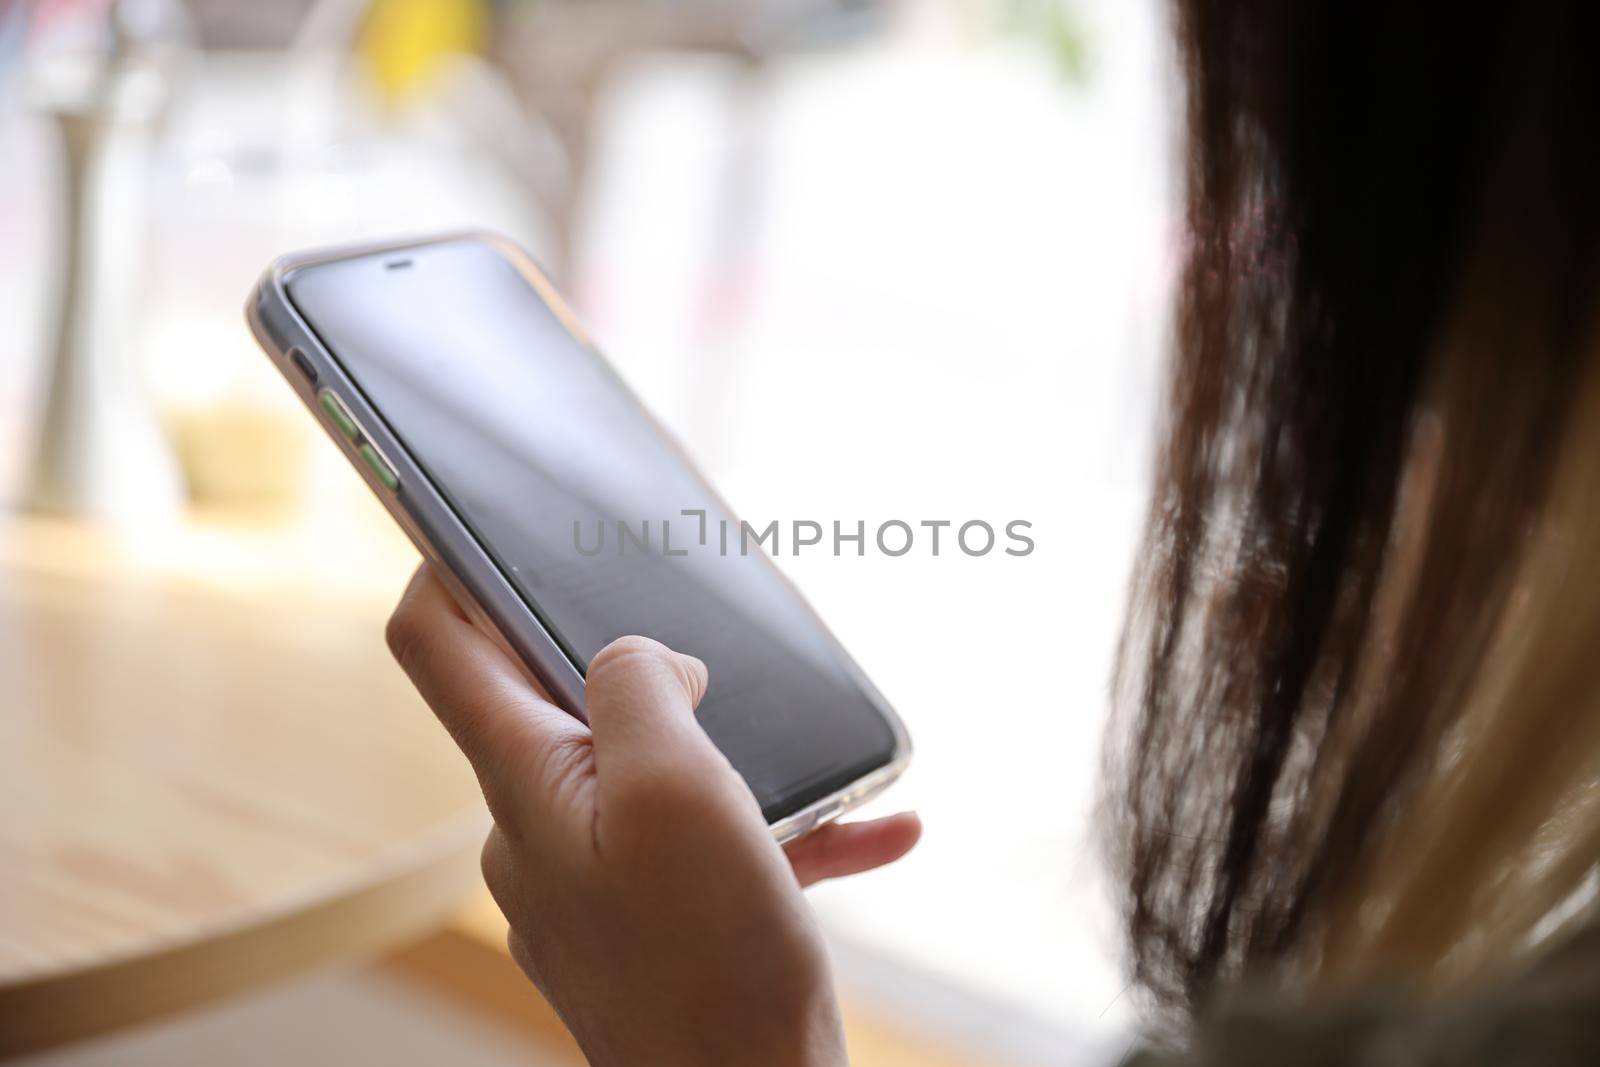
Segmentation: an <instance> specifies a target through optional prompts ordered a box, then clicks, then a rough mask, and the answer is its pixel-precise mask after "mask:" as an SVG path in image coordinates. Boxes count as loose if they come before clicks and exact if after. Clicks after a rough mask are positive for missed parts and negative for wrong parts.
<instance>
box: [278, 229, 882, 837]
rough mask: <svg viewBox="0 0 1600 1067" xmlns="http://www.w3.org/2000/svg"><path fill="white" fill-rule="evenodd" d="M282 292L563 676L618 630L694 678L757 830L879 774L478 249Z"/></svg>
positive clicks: (328, 275) (784, 630)
mask: <svg viewBox="0 0 1600 1067" xmlns="http://www.w3.org/2000/svg"><path fill="white" fill-rule="evenodd" d="M288 291H289V295H290V299H291V301H292V302H293V303H294V305H295V307H296V308H297V309H298V310H299V312H300V314H301V315H302V317H304V319H305V320H306V322H307V324H308V325H309V326H310V327H311V328H312V330H313V331H314V332H315V333H316V334H317V335H318V337H319V338H320V339H321V341H322V343H323V345H324V346H325V347H326V348H327V350H328V351H329V352H330V353H331V354H332V356H333V357H334V359H335V360H337V362H338V363H339V364H340V366H341V367H342V368H343V369H344V371H345V373H346V374H347V375H348V376H349V377H350V379H351V380H352V381H353V382H354V384H355V386H356V387H357V388H358V389H360V390H361V392H362V393H363V394H364V395H365V396H366V398H367V400H368V401H369V403H370V404H371V405H372V407H373V408H374V409H376V410H377V412H378V413H379V414H380V416H381V417H382V418H383V419H384V421H385V422H386V423H387V424H388V427H389V429H390V431H391V432H392V433H393V434H394V435H395V437H396V438H397V439H398V440H399V441H400V442H401V443H402V444H403V446H404V447H405V449H406V450H407V451H408V452H409V453H410V455H411V457H412V459H413V460H415V461H416V463H417V464H418V465H419V466H420V467H421V468H422V469H423V471H424V472H425V474H426V475H427V477H428V479H429V481H431V482H432V483H433V486H434V488H435V489H436V490H437V491H438V492H439V493H440V495H441V496H442V497H443V498H444V499H445V501H446V502H447V503H448V505H449V506H450V508H451V509H452V510H453V511H454V512H455V513H456V515H457V517H458V518H459V519H460V520H461V522H462V524H463V525H464V526H465V527H466V528H467V529H468V531H469V532H470V533H471V534H472V536H473V537H474V539H475V540H476V541H477V542H478V544H479V545H480V546H481V547H482V549H483V550H484V552H485V553H486V554H487V555H488V557H489V558H490V559H491V560H493V562H494V564H495V565H496V566H497V567H498V568H499V570H500V571H501V573H502V574H503V575H504V576H505V578H506V580H507V581H508V583H509V584H510V585H511V586H512V588H514V589H515V590H516V591H517V593H518V595H519V596H520V597H521V598H522V600H523V601H524V603H525V604H526V605H527V606H528V608H529V610H530V611H531V612H532V613H533V614H534V616H535V617H536V618H537V619H538V620H539V621H540V623H541V625H543V627H544V628H545V629H546V631H547V632H549V633H550V634H551V636H552V637H553V638H554V640H555V641H556V643H557V644H558V645H559V646H560V647H561V649H562V651H563V653H564V654H565V655H566V656H567V657H568V658H569V659H571V660H572V662H573V663H574V665H575V666H576V667H577V668H578V669H579V670H580V671H584V670H586V669H587V666H588V663H589V661H590V660H591V659H592V658H593V657H594V655H595V654H596V653H597V652H599V651H600V649H602V648H603V647H605V645H607V644H608V643H610V642H611V641H612V640H613V639H615V638H617V637H620V636H623V635H625V634H642V635H644V636H646V637H651V638H654V639H656V640H658V641H661V642H662V643H664V644H666V645H668V646H670V647H672V648H674V649H676V650H677V651H680V652H687V653H689V654H691V655H694V656H698V657H699V658H700V659H702V660H704V661H705V663H706V666H707V667H708V669H709V670H710V675H711V684H710V687H709V689H708V690H707V692H706V695H705V698H704V700H703V701H702V702H701V704H700V707H699V710H698V712H697V716H698V718H699V719H700V721H701V723H702V724H703V726H704V728H705V730H706V732H707V733H708V734H709V735H710V737H711V739H712V741H714V742H715V743H716V745H717V746H718V747H719V748H720V749H721V750H722V752H723V753H724V754H725V755H726V756H727V757H728V759H729V761H730V762H731V763H732V764H733V766H734V767H735V768H736V769H737V770H738V771H739V772H740V773H741V774H742V775H743V776H744V778H745V781H746V782H748V783H749V785H750V788H751V789H752V791H754V793H755V795H756V798H757V800H758V801H759V802H760V804H761V807H762V810H763V812H764V813H765V815H766V817H767V818H768V820H769V821H770V820H775V819H778V818H781V817H782V816H784V815H787V814H790V813H792V812H794V811H798V810H799V809H800V808H802V807H804V806H806V805H807V804H809V803H811V802H812V801H814V800H816V799H819V798H821V797H824V796H827V795H829V794H830V793H832V792H835V791H837V790H838V789H840V788H842V787H843V786H845V785H847V784H848V783H850V782H851V781H854V780H855V779H857V778H859V777H861V776H862V775H863V774H866V773H868V772H869V771H871V770H873V769H875V768H877V767H880V766H883V765H884V764H886V763H887V762H889V760H890V759H891V758H893V754H894V741H895V739H894V734H893V732H892V730H891V729H890V727H889V724H888V722H887V721H886V719H885V717H884V714H883V713H882V712H881V711H880V710H879V707H878V705H877V703H876V702H875V700H874V698H873V697H872V696H871V695H870V694H869V693H868V692H867V691H866V690H865V689H864V688H863V687H862V686H861V685H860V684H858V683H857V681H856V676H855V674H854V672H853V671H852V670H851V668H850V667H849V665H848V662H847V660H846V659H845V657H844V654H843V652H842V651H841V650H840V649H839V647H838V645H837V644H836V642H835V641H834V640H833V639H832V637H831V636H830V635H829V634H828V633H827V632H826V631H825V630H824V629H823V627H822V626H821V624H820V623H819V622H818V621H817V620H816V618H815V617H814V616H813V615H812V614H811V612H810V611H809V609H807V607H806V606H805V605H804V604H803V603H802V602H801V601H800V599H799V598H798V597H797V596H796V595H795V594H794V592H793V591H792V590H791V589H790V588H789V587H788V586H787V585H786V584H785V582H784V581H783V580H782V579H781V578H780V577H779V576H778V574H777V573H776V572H775V571H774V569H773V567H772V565H771V564H770V563H769V562H768V561H767V560H766V559H764V558H761V555H760V548H759V547H758V546H757V545H756V543H755V538H754V536H753V535H751V536H742V529H741V527H740V524H739V523H738V521H737V520H736V519H735V518H734V516H732V515H730V514H728V513H727V512H726V510H725V509H724V508H723V507H722V506H721V505H720V504H719V503H718V502H717V500H716V499H715V498H714V496H713V494H712V493H711V492H710V490H709V489H708V488H707V487H706V485H705V483H704V482H703V481H702V480H701V479H700V477H699V476H698V475H697V474H696V473H695V472H694V471H693V470H692V469H691V468H690V467H689V465H688V464H687V463H686V462H685V461H684V460H683V459H682V457H681V456H680V455H679V454H678V452H677V451H676V449H675V448H673V447H672V446H671V445H670V444H669V443H668V442H667V441H666V440H664V439H663V437H662V435H661V433H660V432H659V431H658V430H657V428H656V426H655V424H654V423H653V422H652V421H651V419H650V418H649V416H648V415H646V414H645V413H644V411H643V410H642V409H641V408H640V406H639V404H638V402H637V401H636V400H635V399H634V398H633V396H632V395H631V394H630V393H629V392H628V391H627V389H626V388H624V387H623V386H622V384H621V383H620V381H619V380H618V379H617V378H616V376H615V374H614V373H613V372H612V371H611V370H610V368H609V367H608V366H607V365H606V364H605V363H604V362H603V361H602V360H601V359H600V357H599V356H598V355H596V354H595V353H594V352H593V350H592V349H590V348H589V347H587V346H586V345H585V344H583V343H582V342H580V341H579V340H578V339H577V338H576V337H574V335H573V334H572V333H571V332H570V331H568V330H567V329H566V328H565V327H564V326H563V325H562V322H561V320H560V319H559V317H558V316H557V314H556V313H555V312H554V311H553V310H552V309H551V307H550V306H549V305H548V304H547V303H546V302H545V301H544V300H543V299H542V298H541V296H540V295H539V293H538V291H537V290H536V289H535V288H534V287H533V286H532V285H531V284H530V283H529V281H528V279H527V278H525V277H524V276H523V274H522V272H521V271H520V270H519V269H518V268H517V267H516V266H515V265H514V264H513V263H512V262H511V261H510V260H508V259H507V258H506V257H505V256H504V255H503V254H502V253H501V252H500V251H499V250H498V249H496V248H495V247H494V246H493V245H491V244H488V243H487V242H484V241H481V240H478V239H474V238H462V239H459V240H452V241H445V242H440V243H436V244H426V245H421V246H418V247H416V248H411V249H407V250H405V251H404V252H390V253H385V254H382V255H371V256H361V257H355V258H350V259H342V260H335V261H331V262H326V263H321V264H316V265H312V266H308V267H301V268H299V269H297V270H295V271H294V272H293V273H292V274H291V275H290V278H289V281H288ZM403 492H404V490H403V488H402V493H403ZM685 512H688V513H690V514H685ZM699 512H704V517H703V519H702V517H701V516H700V515H699V514H698V513H699ZM756 532H757V533H759V532H760V531H756Z"/></svg>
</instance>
